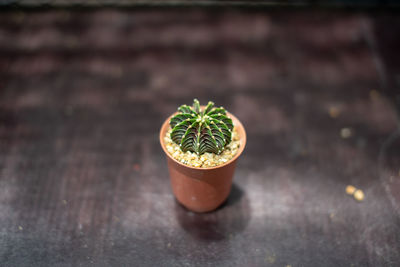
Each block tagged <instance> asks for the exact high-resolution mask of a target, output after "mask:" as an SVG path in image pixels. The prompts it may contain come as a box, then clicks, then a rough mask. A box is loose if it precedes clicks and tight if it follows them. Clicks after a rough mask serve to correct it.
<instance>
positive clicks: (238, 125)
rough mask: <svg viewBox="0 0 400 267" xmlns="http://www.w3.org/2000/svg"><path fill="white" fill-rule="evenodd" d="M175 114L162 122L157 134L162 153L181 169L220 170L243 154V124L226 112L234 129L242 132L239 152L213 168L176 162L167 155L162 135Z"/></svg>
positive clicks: (244, 132) (244, 140)
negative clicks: (181, 167)
mask: <svg viewBox="0 0 400 267" xmlns="http://www.w3.org/2000/svg"><path fill="white" fill-rule="evenodd" d="M177 113H178V112H175V113H173V114H171V115H170V116H169V117H168V118H167V119H166V120H165V121H164V123H163V124H162V126H161V129H160V134H159V136H160V144H161V147H162V149H163V150H164V153H165V154H166V155H167V157H169V158H170V159H171V160H173V161H174V162H175V163H177V164H179V165H181V166H183V167H186V168H189V169H193V170H214V169H219V168H222V167H224V166H226V165H229V164H231V163H232V162H234V161H235V160H236V159H237V158H238V157H239V156H240V155H241V154H242V152H243V150H244V148H245V146H246V141H247V136H246V130H245V128H244V126H243V124H242V123H241V122H240V120H239V119H238V118H236V117H235V116H234V115H232V113H230V112H226V113H227V114H228V117H230V118H231V119H232V121H233V124H234V127H237V128H241V129H242V130H243V133H242V134H239V139H240V147H239V150H238V151H237V152H236V154H235V156H234V157H233V158H231V159H230V160H229V161H227V162H225V163H223V164H221V165H218V166H214V167H207V168H201V167H192V166H189V165H186V164H183V163H182V162H180V161H178V160H176V159H175V158H173V157H172V155H170V154H169V152H168V150H167V148H166V147H165V143H164V135H165V132H166V131H165V132H164V129H165V128H167V127H168V126H169V121H170V119H171V117H172V116H174V115H175V114H177ZM163 132H164V134H163Z"/></svg>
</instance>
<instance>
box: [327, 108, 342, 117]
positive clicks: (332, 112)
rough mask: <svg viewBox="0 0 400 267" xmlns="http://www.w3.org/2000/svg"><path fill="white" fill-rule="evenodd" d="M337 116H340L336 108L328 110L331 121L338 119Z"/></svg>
mask: <svg viewBox="0 0 400 267" xmlns="http://www.w3.org/2000/svg"><path fill="white" fill-rule="evenodd" d="M339 115H340V110H339V109H338V108H337V107H330V108H329V116H330V117H331V118H332V119H335V118H337V117H339Z"/></svg>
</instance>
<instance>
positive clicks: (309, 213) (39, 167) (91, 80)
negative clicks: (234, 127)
mask: <svg viewBox="0 0 400 267" xmlns="http://www.w3.org/2000/svg"><path fill="white" fill-rule="evenodd" d="M399 25H400V21H399V19H398V18H397V17H396V15H395V14H385V13H379V14H358V13H354V14H352V13H329V12H323V13H318V12H315V11H301V12H273V13H271V12H270V13H268V12H265V13H261V12H260V13H257V12H252V13H251V12H247V13H246V12H239V11H237V10H236V11H235V10H226V11H224V10H220V11H214V12H206V11H204V10H186V11H185V12H182V10H179V11H174V10H168V11H165V10H164V11H162V10H155V11H152V10H146V11H144V10H142V11H130V12H121V11H113V10H99V11H93V12H75V13H71V12H69V11H46V12H29V13H24V12H17V11H15V12H14V11H13V12H5V13H1V14H0V262H1V264H0V265H1V266H287V265H290V266H293V267H294V266H399V265H400V252H399V251H400V173H399V171H400V138H399V128H398V127H399V126H398V125H399V118H398V116H397V111H396V110H398V107H399V103H400V97H399V93H400V89H399V87H400V80H399V79H400V78H399V77H400V64H399V62H400V60H399V55H400V54H399V53H398V48H399V47H400V42H399V34H398V33H399V28H400V27H399ZM194 97H198V98H199V99H200V101H202V102H205V101H207V100H209V99H210V100H214V101H215V102H216V103H217V104H218V105H223V106H225V107H226V108H227V109H228V110H229V111H230V112H232V113H233V114H235V115H236V116H237V117H238V118H239V119H240V120H241V121H242V122H243V124H244V126H245V127H246V130H247V134H248V142H247V147H246V150H245V152H244V154H243V155H242V156H241V158H240V160H239V163H238V166H237V171H236V174H235V178H234V186H233V189H232V193H231V195H230V197H229V200H228V202H227V203H226V204H225V205H224V206H223V207H221V208H220V209H218V210H217V211H215V212H212V213H208V214H194V213H191V212H189V211H187V210H185V209H184V208H182V207H181V206H180V205H179V204H177V203H176V201H175V200H174V197H173V195H172V193H171V189H170V185H169V178H168V174H167V166H166V162H165V157H164V155H163V152H162V150H161V148H160V145H159V143H158V131H159V129H160V126H161V123H162V122H163V120H164V119H165V118H166V117H167V116H168V115H170V114H171V113H172V112H174V111H175V110H176V108H177V106H178V105H179V104H183V103H190V102H191V101H192V99H193V98H194ZM396 107H397V108H396ZM343 129H345V130H343ZM346 129H347V130H346ZM349 131H350V133H351V135H350V136H347V137H348V138H344V137H346V132H347V133H348V132H349ZM348 184H352V185H354V186H356V187H358V188H361V189H362V190H363V191H364V193H365V200H364V201H363V202H360V203H358V202H356V201H355V200H354V199H353V198H352V197H350V196H348V195H346V194H345V187H346V185H348Z"/></svg>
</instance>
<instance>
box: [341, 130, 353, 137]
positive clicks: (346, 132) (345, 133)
mask: <svg viewBox="0 0 400 267" xmlns="http://www.w3.org/2000/svg"><path fill="white" fill-rule="evenodd" d="M352 135H353V132H352V131H351V129H350V128H342V129H341V130H340V136H341V137H342V138H343V139H346V138H350V137H351V136H352Z"/></svg>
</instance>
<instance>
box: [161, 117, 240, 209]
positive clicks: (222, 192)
mask: <svg viewBox="0 0 400 267" xmlns="http://www.w3.org/2000/svg"><path fill="white" fill-rule="evenodd" d="M173 115H175V114H173ZM173 115H171V116H170V117H169V118H168V119H167V120H166V121H165V122H164V123H163V125H162V127H161V131H160V143H161V147H162V149H163V150H164V152H165V154H166V155H167V163H168V169H169V175H170V179H171V185H172V190H173V192H174V195H175V197H176V199H177V200H178V201H179V202H180V203H181V204H182V205H183V206H185V207H186V208H188V209H190V210H192V211H195V212H207V211H212V210H215V209H216V208H218V207H219V206H220V205H221V204H222V203H223V202H224V201H225V200H226V199H227V197H228V195H229V192H230V190H231V186H232V178H233V174H234V172H235V167H236V161H237V159H238V157H239V156H240V154H242V152H243V149H244V147H245V145H246V132H245V130H244V127H243V125H242V124H241V123H240V121H239V120H238V119H237V118H236V117H235V116H233V115H232V114H230V113H228V116H229V117H230V118H231V119H232V121H233V124H234V125H235V127H236V129H237V132H238V135H239V138H240V147H239V150H238V152H237V153H236V155H235V156H234V157H233V158H232V159H231V160H229V161H228V162H226V163H224V164H222V165H219V166H216V167H210V168H196V167H191V166H188V165H185V164H183V163H181V162H179V161H177V160H176V159H174V158H173V157H172V156H171V155H170V154H169V153H168V151H167V149H166V147H165V143H164V137H165V134H166V132H167V131H168V127H169V121H170V118H171V117H172V116H173Z"/></svg>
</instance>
